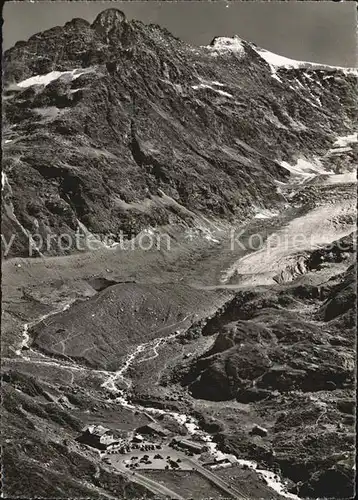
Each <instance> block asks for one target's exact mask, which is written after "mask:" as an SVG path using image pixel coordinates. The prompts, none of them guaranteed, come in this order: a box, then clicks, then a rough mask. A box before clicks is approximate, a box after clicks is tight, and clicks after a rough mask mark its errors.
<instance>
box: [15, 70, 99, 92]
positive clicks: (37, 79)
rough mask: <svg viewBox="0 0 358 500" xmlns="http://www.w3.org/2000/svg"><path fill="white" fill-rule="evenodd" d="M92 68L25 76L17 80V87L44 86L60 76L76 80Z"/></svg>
mask: <svg viewBox="0 0 358 500" xmlns="http://www.w3.org/2000/svg"><path fill="white" fill-rule="evenodd" d="M92 71H93V69H92V68H86V69H83V68H77V69H73V70H72V71H51V72H50V73H46V74H45V75H35V76H32V77H31V78H27V79H26V80H22V81H21V82H18V83H17V85H18V87H22V88H27V87H32V86H33V85H44V86H45V87H46V86H47V85H48V84H49V83H51V82H53V81H55V80H58V79H59V78H61V77H65V78H68V79H69V80H70V81H71V80H76V78H78V77H79V76H81V75H84V74H86V73H90V72H92Z"/></svg>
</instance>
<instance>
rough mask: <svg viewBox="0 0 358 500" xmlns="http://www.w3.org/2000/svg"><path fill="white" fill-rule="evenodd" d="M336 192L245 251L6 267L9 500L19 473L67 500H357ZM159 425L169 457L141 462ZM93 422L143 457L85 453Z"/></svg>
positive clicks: (194, 243)
mask: <svg viewBox="0 0 358 500" xmlns="http://www.w3.org/2000/svg"><path fill="white" fill-rule="evenodd" d="M338 181H339V182H337V183H336V184H335V183H334V182H333V181H332V180H330V183H329V191H328V190H326V185H327V183H325V182H322V183H321V184H314V185H312V183H310V184H307V186H303V187H302V186H301V188H300V190H299V191H298V192H295V193H293V194H292V199H293V200H295V199H296V200H297V203H296V204H295V203H292V204H291V206H293V207H294V208H286V209H284V210H283V211H282V213H281V214H279V215H277V214H276V215H273V216H269V218H267V219H265V218H262V217H261V218H260V217H259V218H256V219H253V220H252V221H251V222H250V223H248V224H247V225H245V227H242V228H235V231H234V236H233V234H232V231H229V232H228V231H226V232H223V231H215V230H214V229H212V230H211V232H210V238H207V237H205V235H204V236H203V235H200V233H199V234H195V236H194V237H192V235H189V236H190V237H189V238H188V234H187V233H186V232H185V230H183V229H180V230H179V229H178V230H177V229H176V228H170V229H168V231H171V233H170V234H171V235H172V236H173V237H175V240H174V239H173V241H174V245H173V247H172V248H171V249H170V251H160V252H158V251H154V250H152V251H148V252H143V251H142V252H140V251H139V250H138V249H137V250H134V251H133V252H123V251H120V250H118V249H116V248H113V249H103V250H101V251H98V252H95V253H85V254H78V255H73V256H70V257H56V258H55V257H50V258H38V259H20V258H16V259H11V260H8V261H5V262H4V263H3V267H2V272H3V325H4V326H3V335H2V352H3V362H2V380H3V401H4V405H3V406H4V409H3V411H4V416H3V417H4V422H5V432H4V440H5V442H4V467H5V476H4V492H5V496H7V497H8V498H9V497H13V495H15V496H16V495H17V496H18V495H19V494H21V493H26V491H25V489H24V491H23V492H20V491H19V486H18V483H17V474H18V472H16V471H18V470H20V471H21V470H22V469H23V470H24V471H25V470H30V476H31V477H32V478H33V479H32V481H33V480H36V481H35V483H36V484H35V483H33V485H32V486H31V487H30V486H29V488H30V490H31V491H30V493H32V494H34V495H35V494H36V496H38V494H39V493H40V494H43V496H50V497H51V496H52V497H56V498H57V497H64V496H86V497H91V498H118V497H119V498H124V497H125V498H129V497H132V498H136V497H140V498H151V497H153V496H154V497H156V496H158V495H159V496H165V495H168V496H170V497H172V498H190V497H194V498H206V497H215V498H283V497H286V498H298V497H307V496H309V497H316V498H317V497H320V496H329V493H331V492H332V491H334V492H335V493H334V495H333V497H334V498H338V497H339V498H345V497H349V496H350V495H349V494H350V492H352V491H353V490H352V468H351V462H352V460H353V448H354V439H353V437H354V434H353V425H354V416H353V415H354V410H353V408H354V400H353V386H354V373H353V370H354V360H355V358H354V328H355V324H354V322H353V320H352V316H351V315H352V314H354V300H355V299H354V292H353V288H354V283H355V274H354V269H353V268H352V266H351V265H352V263H353V261H354V251H355V248H354V241H353V240H354V239H353V238H352V237H350V236H349V235H350V234H351V233H352V231H353V230H354V227H355V202H354V200H355V194H354V192H355V185H354V183H351V182H349V183H348V184H347V183H344V182H342V179H338ZM302 199H303V200H304V202H302ZM299 200H301V201H299ZM338 200H339V201H338ZM257 235H259V237H260V239H261V241H262V246H261V247H260V248H257V247H254V246H253V245H251V243H252V242H253V239H254V236H255V237H256V238H257ZM206 236H207V235H206ZM298 236H299V237H300V238H299V241H298V238H297V237H298ZM233 237H234V241H233ZM349 238H351V239H349ZM332 242H335V243H334V244H333V245H332ZM343 244H344V245H343ZM327 245H331V247H328V246H327ZM342 245H343V246H344V248H343V246H342ZM350 266H351V267H350ZM347 269H348V271H347ZM153 421H154V422H155V423H157V424H158V425H160V427H161V428H163V429H164V436H165V437H163V436H160V435H159V436H158V435H156V436H153V435H151V436H149V437H148V439H147V441H148V443H150V444H155V445H158V446H160V447H161V448H160V449H158V454H159V455H161V456H162V458H161V459H159V458H157V459H155V458H154V453H152V452H150V453H149V452H148V453H146V451H145V450H142V451H141V450H138V448H134V447H133V438H134V437H135V436H136V434H138V431H137V429H138V427H142V426H143V425H147V424H151V423H153ZM92 423H96V424H101V425H103V426H105V427H107V428H109V429H112V430H113V429H117V430H120V431H121V432H123V433H126V436H127V438H126V439H127V440H128V442H129V443H131V444H130V449H129V451H128V450H127V451H124V453H120V452H118V451H117V452H116V453H115V454H107V458H106V454H105V453H99V452H98V451H97V450H96V449H94V448H91V447H88V446H86V445H85V444H81V443H79V442H78V441H77V438H78V437H79V436H80V435H81V432H82V431H81V429H82V428H83V426H84V425H88V424H92ZM260 429H261V430H260ZM182 437H184V438H185V439H187V440H189V441H192V442H194V443H196V444H197V445H198V446H201V447H202V451H200V453H192V452H190V451H189V452H188V450H184V451H183V450H181V449H177V447H176V446H175V445H174V446H173V444H171V443H172V440H173V438H174V439H177V440H178V439H179V440H180V439H181V438H182ZM146 454H147V455H148V457H149V458H147V459H146V460H147V461H148V460H149V462H151V463H150V464H147V465H146V464H145V461H144V459H143V461H142V462H141V460H140V459H141V458H143V457H144V455H146ZM152 455H153V456H152ZM133 457H137V458H133ZM168 457H169V458H168ZM178 459H179V462H178ZM215 460H216V461H219V460H222V461H223V462H222V463H223V464H225V466H224V467H223V468H222V467H221V466H220V464H219V463H218V467H217V468H211V466H209V465H205V464H208V463H209V462H210V463H211V465H213V464H214V465H215ZM225 460H228V461H229V464H228V463H227V462H225ZM173 462H175V463H176V464H177V465H175V466H173ZM136 464H138V465H136ZM178 464H179V465H178ZM138 471H140V472H138ZM64 478H67V479H66V481H64ZM24 488H25V486H24ZM332 488H333V490H332ZM35 489H36V491H35ZM32 490H33V491H32ZM27 494H29V491H27ZM340 494H342V496H337V495H340Z"/></svg>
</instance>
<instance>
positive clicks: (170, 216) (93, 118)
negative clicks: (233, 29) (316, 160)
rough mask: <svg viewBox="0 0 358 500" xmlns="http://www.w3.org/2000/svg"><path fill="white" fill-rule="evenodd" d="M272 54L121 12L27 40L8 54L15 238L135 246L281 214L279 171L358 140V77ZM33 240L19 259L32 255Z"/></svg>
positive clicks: (8, 155) (8, 179)
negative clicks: (135, 239)
mask: <svg viewBox="0 0 358 500" xmlns="http://www.w3.org/2000/svg"><path fill="white" fill-rule="evenodd" d="M264 56H265V51H260V50H259V49H258V48H257V47H256V46H255V45H254V44H251V43H247V42H245V41H243V40H241V39H239V38H237V37H236V38H233V39H226V38H223V37H218V38H216V39H214V40H213V41H212V43H211V45H209V46H207V47H192V46H189V45H187V44H185V43H183V42H182V41H180V40H178V39H177V38H175V37H173V36H172V35H171V34H170V33H168V32H167V31H166V30H164V29H162V28H160V27H159V26H154V25H148V26H147V25H144V24H142V23H141V22H138V21H128V20H126V19H125V17H124V15H123V14H122V13H121V12H120V11H118V10H116V9H109V10H107V11H104V12H102V13H101V14H99V16H98V17H97V19H96V20H95V21H94V23H93V24H92V25H91V24H89V23H88V22H87V21H84V20H82V19H74V20H72V21H70V22H68V23H66V24H65V25H64V26H63V27H56V28H52V29H50V30H48V31H45V32H43V33H39V34H36V35H34V36H32V37H31V38H30V39H29V40H28V41H27V42H18V43H17V44H16V45H15V46H14V47H13V48H11V49H10V50H8V51H7V52H6V53H5V55H4V69H5V72H4V78H5V80H4V81H5V83H4V100H3V105H4V118H3V122H4V139H5V144H4V163H3V172H4V176H3V184H4V186H5V184H6V185H9V186H10V188H11V194H8V198H9V200H10V201H11V200H12V204H13V210H12V215H11V214H9V213H8V210H7V211H6V210H4V211H3V212H4V215H3V220H4V229H5V236H6V237H7V238H10V233H11V232H14V231H15V230H16V232H17V234H19V233H22V234H25V235H26V234H28V233H31V234H33V233H36V234H40V235H41V236H42V237H43V238H46V237H50V236H51V235H52V236H53V235H59V234H61V233H66V234H70V235H71V234H73V233H75V232H76V231H80V232H83V231H86V230H88V231H90V232H92V233H95V234H97V235H99V236H100V237H103V236H105V235H108V234H109V233H112V234H114V235H118V233H119V232H120V231H123V232H124V233H125V234H130V235H135V234H137V233H139V232H140V231H141V230H143V229H144V228H147V227H150V226H152V227H153V226H154V227H155V226H163V225H166V224H182V225H185V226H191V227H193V226H198V225H203V224H204V225H205V224H206V222H205V220H206V219H207V218H209V219H210V220H211V221H216V223H219V224H222V225H225V224H227V223H228V222H230V221H234V220H235V221H237V220H239V221H243V220H245V219H246V218H247V217H248V216H250V215H252V213H253V207H263V208H270V207H271V208H272V207H275V206H276V207H277V206H280V205H281V204H282V203H283V198H282V195H281V194H280V192H278V190H277V184H276V183H277V181H281V182H282V181H285V180H287V177H288V171H287V170H286V169H285V168H283V167H282V166H281V165H280V162H282V161H287V162H293V163H294V162H295V159H297V158H298V157H306V158H313V157H314V156H322V154H323V152H325V151H326V150H327V149H328V148H329V146H330V145H331V144H332V140H333V137H334V136H336V135H337V134H338V133H340V134H341V135H344V134H345V133H348V132H349V131H350V130H351V129H352V124H353V122H354V119H355V112H356V100H355V98H356V85H357V77H356V74H355V73H354V72H351V71H349V70H344V69H338V68H326V67H324V66H320V65H309V64H301V65H299V66H298V67H287V66H285V67H281V68H278V69H277V68H275V67H274V66H273V65H272V64H270V63H268V62H267V61H266V59H267V57H266V59H265V57H264ZM203 217H205V218H206V219H203ZM22 239H23V237H21V238H20V237H19V238H17V245H14V246H12V248H11V250H10V252H9V253H8V256H11V255H12V256H14V255H26V254H27V253H28V248H27V247H26V245H24V244H22V243H21V241H22ZM72 250H73V249H72V248H70V249H69V250H62V249H60V248H58V246H56V244H55V243H54V244H53V245H48V246H47V247H46V248H45V249H44V250H43V252H44V253H50V254H58V253H63V252H65V253H66V252H67V253H68V251H69V252H70V251H72Z"/></svg>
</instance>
